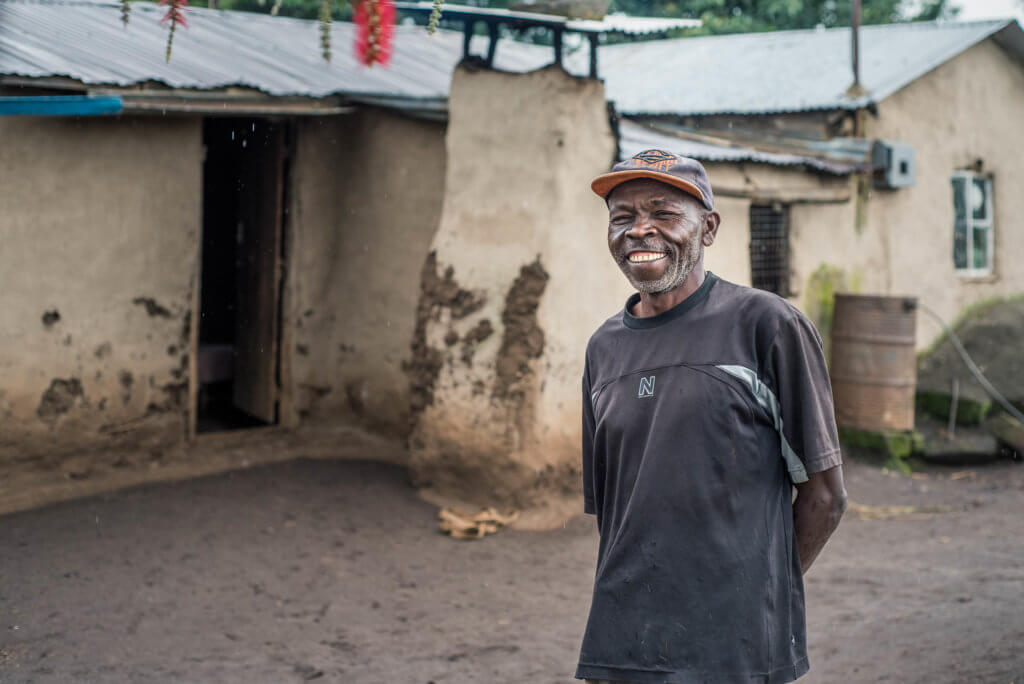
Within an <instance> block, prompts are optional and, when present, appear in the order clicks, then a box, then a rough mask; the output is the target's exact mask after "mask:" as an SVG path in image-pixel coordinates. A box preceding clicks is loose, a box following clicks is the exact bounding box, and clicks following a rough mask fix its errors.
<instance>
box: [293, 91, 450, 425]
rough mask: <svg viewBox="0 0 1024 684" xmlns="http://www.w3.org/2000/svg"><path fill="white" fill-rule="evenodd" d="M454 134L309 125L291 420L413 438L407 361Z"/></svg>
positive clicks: (299, 177) (300, 138) (375, 119)
mask: <svg viewBox="0 0 1024 684" xmlns="http://www.w3.org/2000/svg"><path fill="white" fill-rule="evenodd" d="M444 131H445V128H444V124H441V123H434V122H427V121H422V120H418V119H412V118H408V117H404V116H401V115H399V114H395V113H391V112H387V111H383V110H376V109H364V110H360V111H359V112H357V113H355V114H352V115H349V116H342V117H333V118H329V119H327V118H325V119H303V120H301V121H299V122H298V130H297V138H296V150H295V157H294V162H293V167H292V188H293V195H292V202H291V204H290V227H291V233H290V236H289V237H290V243H289V245H288V251H289V254H290V256H289V262H288V263H289V267H288V285H287V288H288V291H287V293H286V298H285V300H286V307H287V310H286V313H285V316H286V317H288V318H289V319H290V320H289V322H290V328H291V330H290V334H291V337H292V339H291V341H290V342H289V346H288V347H286V348H285V349H284V356H285V357H286V358H285V359H284V361H285V362H286V363H290V364H291V371H290V373H288V374H287V375H290V376H291V379H292V381H291V386H290V394H291V402H290V404H289V405H290V406H291V409H290V415H289V416H287V417H286V419H285V420H286V422H291V423H292V424H296V423H303V424H305V425H307V426H313V427H315V426H316V425H325V426H330V425H332V424H343V423H344V424H358V425H361V426H362V427H366V428H369V429H371V430H374V431H377V432H383V433H386V434H393V435H395V434H397V435H401V436H405V435H406V434H407V433H408V430H409V424H410V419H409V381H408V378H407V377H406V375H405V372H404V371H403V365H404V364H405V363H407V362H408V360H409V358H410V347H409V342H410V340H411V339H412V337H413V330H414V325H415V320H416V315H415V314H416V306H417V302H418V299H419V291H420V271H421V269H422V268H423V263H424V260H425V258H426V256H427V253H428V252H429V247H430V244H431V240H432V239H433V237H434V233H435V232H436V230H437V226H438V221H439V218H440V214H441V203H442V201H443V197H444V188H445V148H444ZM286 327H287V326H286Z"/></svg>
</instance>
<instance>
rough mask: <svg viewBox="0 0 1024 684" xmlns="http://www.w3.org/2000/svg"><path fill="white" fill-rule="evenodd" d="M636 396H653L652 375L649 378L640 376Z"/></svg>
mask: <svg viewBox="0 0 1024 684" xmlns="http://www.w3.org/2000/svg"><path fill="white" fill-rule="evenodd" d="M636 396H637V397H639V398H641V399H643V398H644V397H653V396H654V376H653V375H652V376H651V377H649V378H640V391H639V392H637V395H636Z"/></svg>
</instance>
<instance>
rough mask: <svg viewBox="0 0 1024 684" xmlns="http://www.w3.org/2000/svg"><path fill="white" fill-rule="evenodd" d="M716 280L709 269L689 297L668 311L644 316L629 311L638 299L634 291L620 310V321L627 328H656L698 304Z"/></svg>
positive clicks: (638, 296)
mask: <svg viewBox="0 0 1024 684" xmlns="http://www.w3.org/2000/svg"><path fill="white" fill-rule="evenodd" d="M717 280H718V276H716V275H715V274H714V273H712V272H711V271H708V272H707V273H705V274H704V282H703V283H701V285H700V287H698V288H697V289H696V291H694V293H693V294H691V295H690V296H689V297H687V298H686V299H684V300H683V301H681V302H679V303H678V304H676V305H675V306H673V307H672V308H671V309H669V310H668V311H662V312H661V313H660V314H658V315H657V316H644V317H638V316H634V315H633V314H631V313H629V310H630V309H632V308H633V305H634V304H636V303H637V302H639V301H640V293H639V292H634V293H633V294H632V295H630V297H629V299H627V300H626V308H625V309H623V311H622V322H623V323H625V324H626V327H627V328H633V329H634V330H645V329H647V328H657V327H658V326H660V325H665V324H666V323H669V322H671V321H674V320H676V319H677V318H680V317H681V316H684V315H685V314H686V312H687V311H689V310H690V309H692V308H693V307H695V306H697V305H698V304H700V303H701V302H702V301H703V300H704V298H705V297H707V296H708V292H710V291H711V288H712V287H713V286H714V284H715V282H716V281H717Z"/></svg>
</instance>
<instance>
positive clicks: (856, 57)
mask: <svg viewBox="0 0 1024 684" xmlns="http://www.w3.org/2000/svg"><path fill="white" fill-rule="evenodd" d="M852 2H853V8H852V12H851V17H850V28H851V30H852V33H853V40H852V41H851V44H852V47H853V87H854V88H858V87H859V86H860V0H852Z"/></svg>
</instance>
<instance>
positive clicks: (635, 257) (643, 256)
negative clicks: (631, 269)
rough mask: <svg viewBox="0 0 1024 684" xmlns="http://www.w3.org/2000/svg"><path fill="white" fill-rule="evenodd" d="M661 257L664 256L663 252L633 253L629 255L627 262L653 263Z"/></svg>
mask: <svg viewBox="0 0 1024 684" xmlns="http://www.w3.org/2000/svg"><path fill="white" fill-rule="evenodd" d="M663 256H665V253H664V252H633V253H632V254H630V255H629V260H630V261H631V262H633V263H634V264H635V263H639V262H642V261H655V260H656V259H660V258H661V257H663Z"/></svg>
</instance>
